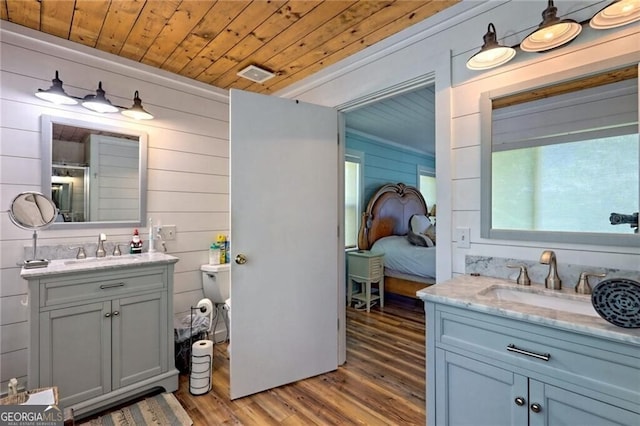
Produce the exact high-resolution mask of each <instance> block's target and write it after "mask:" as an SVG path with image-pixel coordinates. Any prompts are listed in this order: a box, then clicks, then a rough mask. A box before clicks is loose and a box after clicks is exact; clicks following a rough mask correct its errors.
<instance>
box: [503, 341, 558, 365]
mask: <svg viewBox="0 0 640 426" xmlns="http://www.w3.org/2000/svg"><path fill="white" fill-rule="evenodd" d="M507 350H508V351H509V352H515V353H518V354H522V355H527V356H531V357H534V358H538V359H541V360H543V361H549V359H550V358H551V354H537V353H535V352H529V351H525V350H524V349H520V348H518V347H516V345H514V344H513V343H512V344H510V345H508V346H507Z"/></svg>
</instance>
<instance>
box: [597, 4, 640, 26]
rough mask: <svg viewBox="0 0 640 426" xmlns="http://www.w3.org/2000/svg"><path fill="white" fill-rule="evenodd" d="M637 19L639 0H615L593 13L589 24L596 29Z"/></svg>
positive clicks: (625, 23) (639, 7) (639, 16)
mask: <svg viewBox="0 0 640 426" xmlns="http://www.w3.org/2000/svg"><path fill="white" fill-rule="evenodd" d="M638 20H640V0H615V1H614V2H613V3H611V4H609V5H608V6H606V7H604V8H603V9H601V10H600V11H599V12H598V13H596V14H595V15H593V18H591V21H589V25H590V26H591V28H594V29H596V30H607V29H609V28H616V27H621V26H622V25H627V24H630V23H632V22H635V21H638Z"/></svg>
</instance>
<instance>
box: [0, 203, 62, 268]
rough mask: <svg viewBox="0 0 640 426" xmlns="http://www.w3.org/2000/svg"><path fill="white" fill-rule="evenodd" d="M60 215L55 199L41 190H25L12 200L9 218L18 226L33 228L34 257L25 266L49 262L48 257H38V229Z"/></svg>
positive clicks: (43, 265) (39, 265)
mask: <svg viewBox="0 0 640 426" xmlns="http://www.w3.org/2000/svg"><path fill="white" fill-rule="evenodd" d="M57 216H58V208H57V207H56V205H55V203H54V202H53V200H51V199H50V198H47V197H45V196H44V195H42V194H41V193H39V192H30V191H29V192H23V193H21V194H18V195H17V196H16V197H15V198H14V199H13V201H12V202H11V207H10V208H9V219H10V220H11V222H13V224H14V225H16V226H17V227H18V228H22V229H28V230H33V258H32V259H31V260H25V261H24V264H23V266H24V267H25V268H27V269H29V268H43V267H45V266H47V265H48V264H49V261H48V260H46V259H36V251H37V247H38V229H43V228H46V227H47V226H49V225H51V224H52V223H53V222H54V221H55V220H56V218H57Z"/></svg>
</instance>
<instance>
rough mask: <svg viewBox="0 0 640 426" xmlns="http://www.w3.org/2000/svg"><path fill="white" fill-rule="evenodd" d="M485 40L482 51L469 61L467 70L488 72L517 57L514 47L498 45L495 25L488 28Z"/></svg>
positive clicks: (491, 24)
mask: <svg viewBox="0 0 640 426" xmlns="http://www.w3.org/2000/svg"><path fill="white" fill-rule="evenodd" d="M483 39H484V44H483V45H482V48H480V51H479V52H478V53H476V54H475V55H473V56H472V57H470V58H469V60H468V61H467V68H469V69H470V70H488V69H490V68H494V67H497V66H499V65H502V64H506V63H507V62H509V61H510V60H511V59H513V57H514V56H516V50H515V49H514V48H513V47H508V46H502V45H500V44H498V36H497V35H496V27H495V26H494V25H493V23H490V24H489V26H488V27H487V33H486V34H485V35H484V37H483Z"/></svg>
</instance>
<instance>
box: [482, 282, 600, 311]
mask: <svg viewBox="0 0 640 426" xmlns="http://www.w3.org/2000/svg"><path fill="white" fill-rule="evenodd" d="M480 294H481V295H482V296H486V297H494V298H496V299H498V300H501V301H508V302H516V303H524V304H525V305H531V306H536V307H539V308H545V309H553V310H556V311H564V312H570V313H573V314H581V315H588V316H592V317H598V318H599V317H600V315H598V313H597V312H596V310H595V309H594V308H593V304H592V303H591V298H589V297H585V296H582V297H581V296H571V295H568V294H566V293H559V292H558V293H556V292H553V291H541V290H535V289H531V288H524V287H523V288H513V287H501V286H492V287H490V288H488V289H485V290H483V291H482V292H481V293H480Z"/></svg>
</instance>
